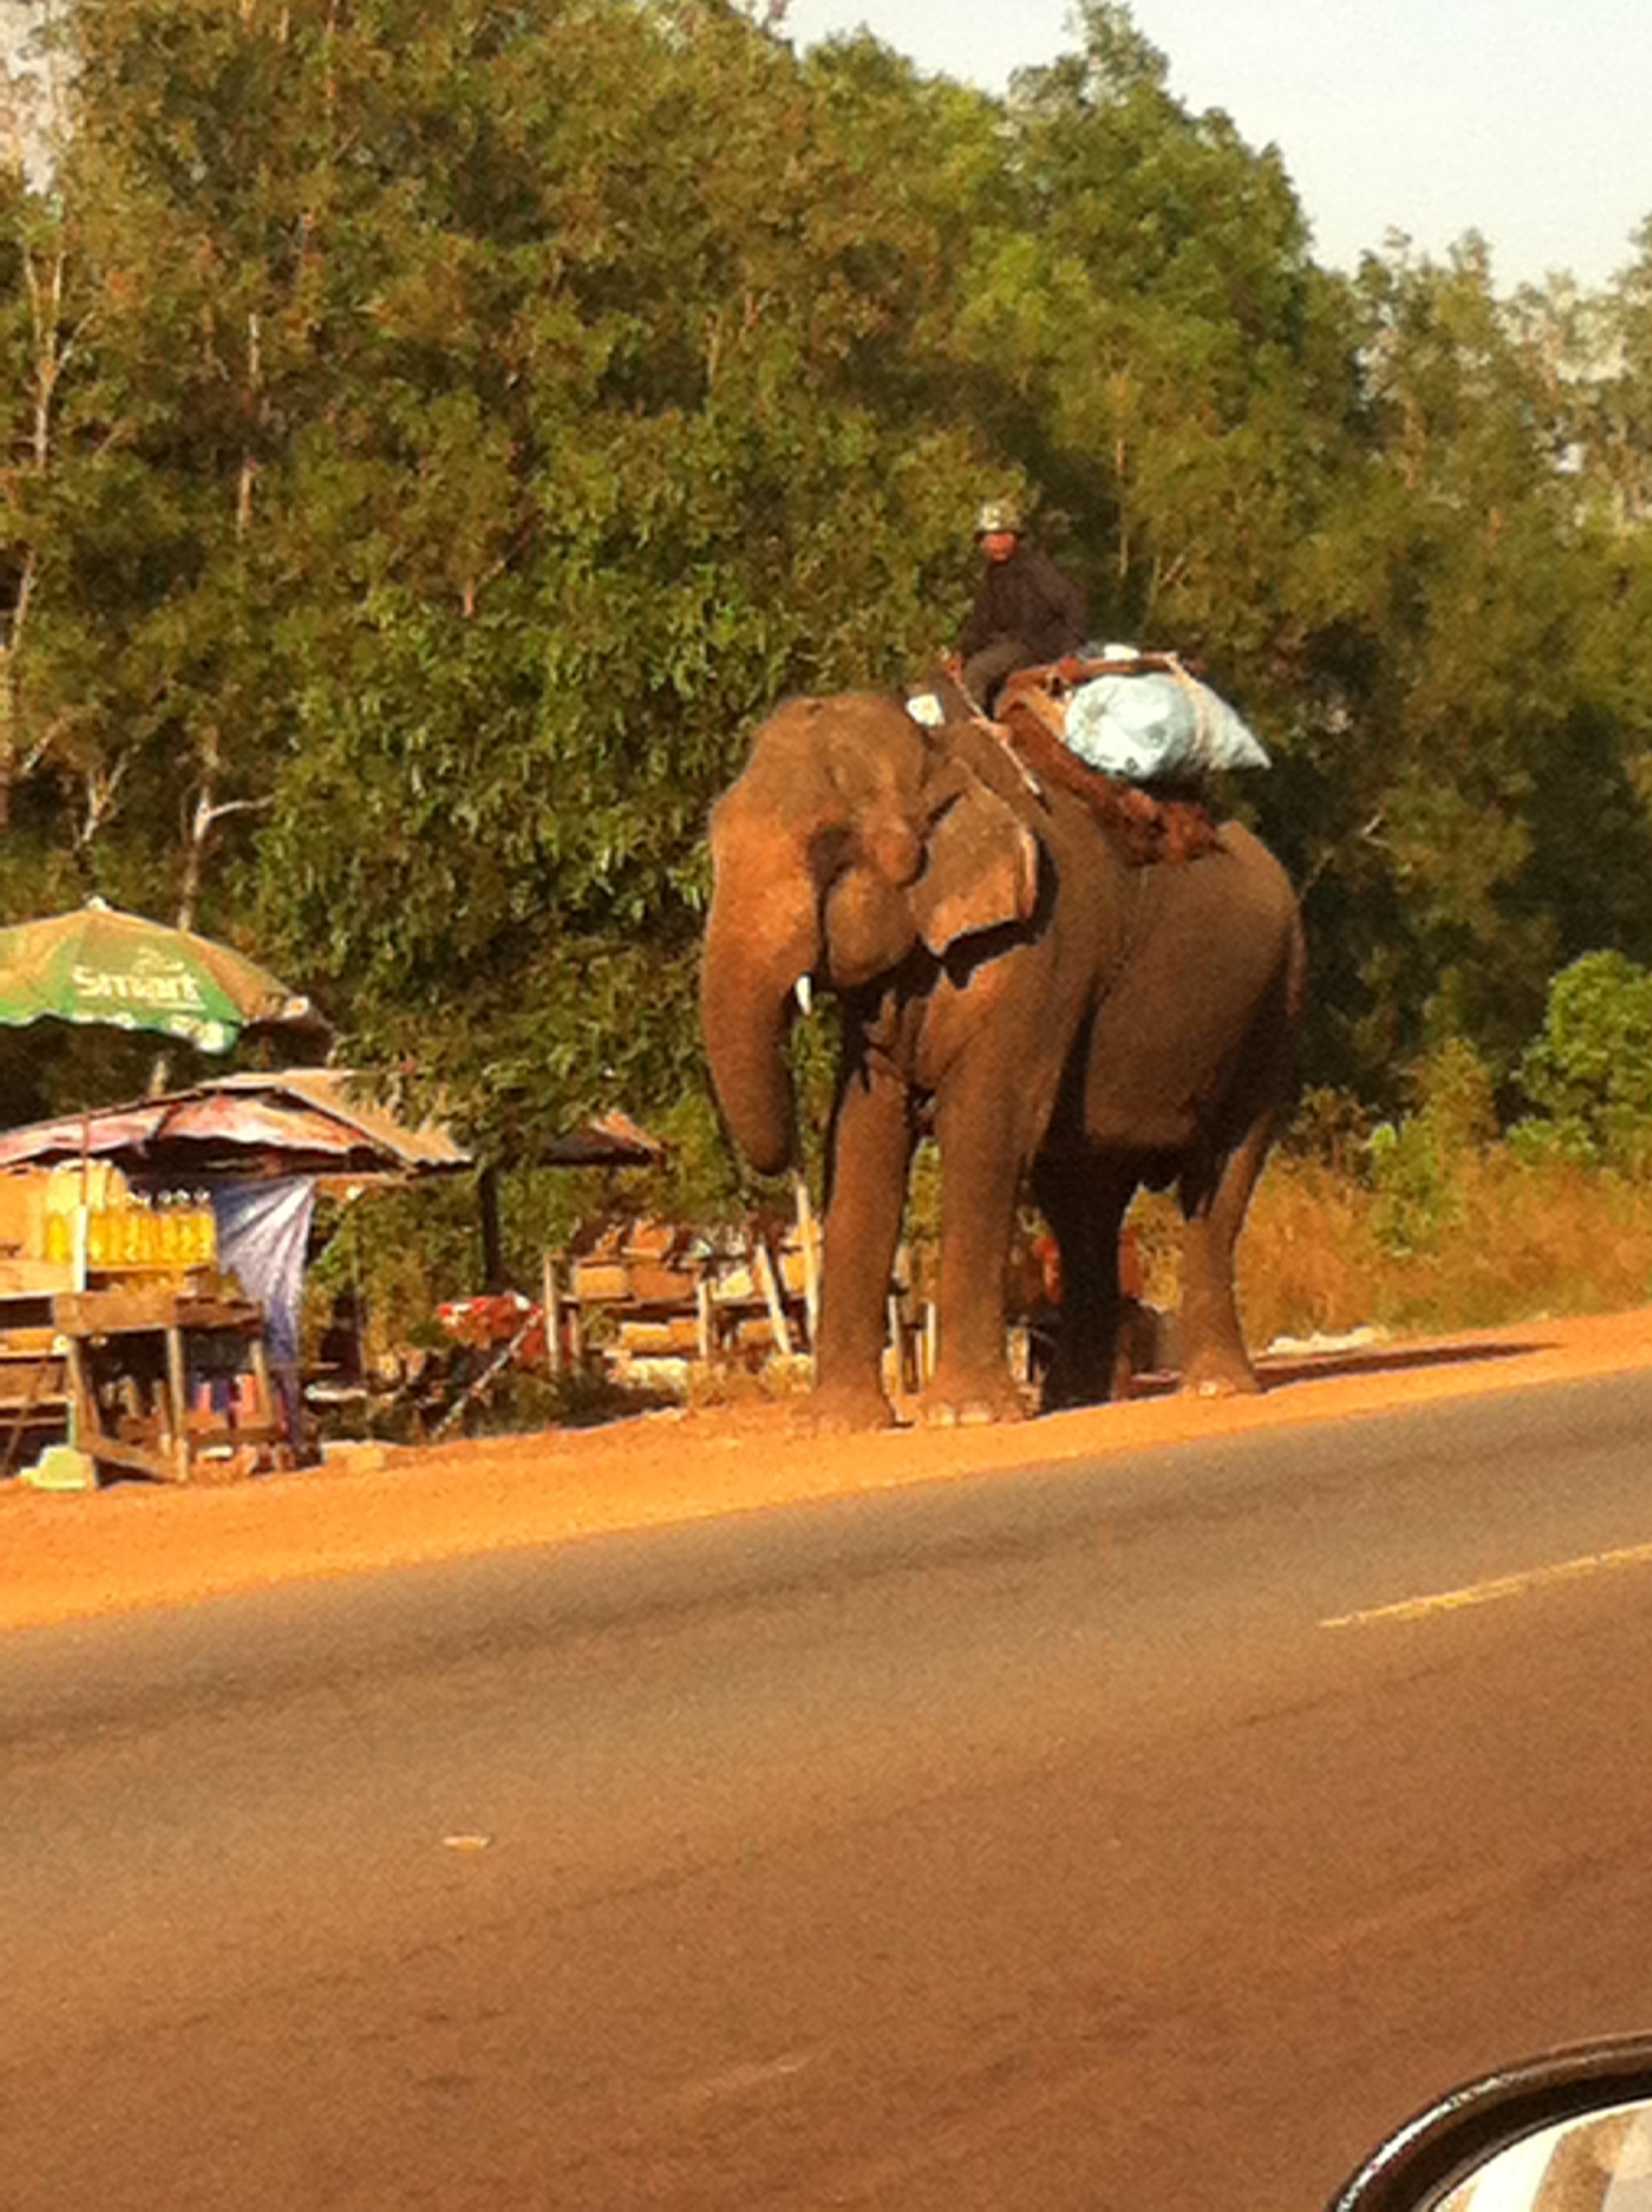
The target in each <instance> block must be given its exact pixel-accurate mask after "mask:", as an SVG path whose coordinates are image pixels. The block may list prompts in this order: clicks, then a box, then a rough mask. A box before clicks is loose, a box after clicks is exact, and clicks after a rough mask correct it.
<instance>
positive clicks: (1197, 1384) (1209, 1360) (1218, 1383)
mask: <svg viewBox="0 0 1652 2212" xmlns="http://www.w3.org/2000/svg"><path fill="white" fill-rule="evenodd" d="M1261 1387H1262V1386H1261V1384H1260V1382H1259V1381H1258V1380H1257V1377H1256V1370H1255V1369H1254V1367H1253V1366H1252V1365H1251V1364H1250V1362H1249V1360H1248V1358H1246V1357H1245V1355H1244V1353H1243V1352H1199V1353H1196V1354H1195V1355H1194V1357H1193V1358H1191V1359H1189V1360H1188V1361H1187V1364H1186V1365H1185V1366H1184V1367H1183V1368H1182V1370H1181V1393H1182V1395H1183V1396H1184V1397H1191V1398H1254V1397H1255V1396H1257V1395H1259V1393H1260V1390H1261Z"/></svg>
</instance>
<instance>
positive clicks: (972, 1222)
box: [923, 1075, 1029, 1424]
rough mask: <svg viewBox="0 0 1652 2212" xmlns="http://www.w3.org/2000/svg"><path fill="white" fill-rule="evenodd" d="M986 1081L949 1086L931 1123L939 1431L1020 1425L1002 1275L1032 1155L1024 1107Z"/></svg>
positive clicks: (926, 1411)
mask: <svg viewBox="0 0 1652 2212" xmlns="http://www.w3.org/2000/svg"><path fill="white" fill-rule="evenodd" d="M1001 1089H1002V1081H1001V1075H1000V1079H999V1082H998V1083H997V1084H996V1085H993V1084H989V1083H988V1082H987V1081H981V1082H979V1083H964V1084H963V1085H959V1084H957V1083H955V1084H954V1085H951V1087H950V1088H948V1089H947V1091H945V1092H944V1095H943V1097H942V1098H941V1101H940V1104H939V1109H938V1112H937V1115H936V1118H935V1137H936V1141H937V1143H938V1146H939V1148H940V1155H941V1251H940V1285H939V1299H938V1304H939V1314H938V1321H939V1336H940V1350H939V1357H938V1360H937V1363H936V1368H935V1372H934V1374H933V1376H932V1377H931V1378H930V1381H929V1383H928V1386H927V1388H926V1390H925V1392H924V1399H923V1418H924V1419H925V1420H926V1421H931V1422H935V1423H943V1424H944V1423H951V1422H954V1421H957V1422H974V1421H1005V1420H1020V1419H1022V1418H1023V1415H1024V1414H1025V1412H1026V1410H1027V1409H1026V1407H1025V1405H1024V1403H1023V1399H1022V1395H1021V1393H1020V1391H1019V1389H1017V1386H1016V1383H1015V1379H1014V1377H1013V1376H1011V1373H1010V1363H1009V1356H1008V1354H1009V1347H1008V1343H1007V1340H1006V1331H1005V1274H1006V1272H1007V1269H1008V1267H1009V1259H1010V1238H1011V1233H1012V1231H1013V1229H1014V1225H1015V1209H1016V1200H1017V1197H1018V1196H1019V1194H1020V1188H1021V1177H1022V1171H1023V1166H1024V1164H1025V1159H1026V1154H1027V1152H1028V1150H1029V1141H1028V1132H1027V1131H1026V1130H1025V1129H1023V1127H1022V1123H1023V1120H1024V1119H1025V1118H1026V1114H1025V1109H1026V1106H1027V1101H1026V1100H1025V1099H1023V1098H1021V1097H1014V1096H1012V1097H1011V1098H1010V1099H1008V1100H1007V1101H1006V1100H1005V1099H1004V1098H1003V1097H1000V1096H999V1091H1001Z"/></svg>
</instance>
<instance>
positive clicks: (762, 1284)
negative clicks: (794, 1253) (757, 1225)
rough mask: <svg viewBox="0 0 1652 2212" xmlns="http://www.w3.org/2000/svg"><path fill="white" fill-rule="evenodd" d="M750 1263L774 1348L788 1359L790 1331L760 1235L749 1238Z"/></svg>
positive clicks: (790, 1342)
mask: <svg viewBox="0 0 1652 2212" xmlns="http://www.w3.org/2000/svg"><path fill="white" fill-rule="evenodd" d="M751 1264H752V1269H753V1272H754V1273H755V1274H756V1278H757V1285H758V1288H759V1289H760V1290H761V1291H762V1294H763V1304H765V1305H766V1306H767V1307H768V1325H769V1327H770V1328H772V1329H773V1330H774V1349H775V1351H776V1352H779V1353H780V1358H782V1359H789V1358H791V1357H792V1331H791V1328H790V1327H789V1326H788V1324H787V1318H786V1306H785V1303H784V1301H783V1300H782V1298H781V1297H780V1285H779V1284H778V1283H777V1282H776V1281H775V1279H774V1261H773V1260H771V1259H770V1258H769V1256H768V1245H767V1244H765V1243H764V1242H763V1240H762V1237H753V1238H752V1240H751Z"/></svg>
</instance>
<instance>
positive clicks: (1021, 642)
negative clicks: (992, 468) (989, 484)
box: [958, 499, 1088, 714]
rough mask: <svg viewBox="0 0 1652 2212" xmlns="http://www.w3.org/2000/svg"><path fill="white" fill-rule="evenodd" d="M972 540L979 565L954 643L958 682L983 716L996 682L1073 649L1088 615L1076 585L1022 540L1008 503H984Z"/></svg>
mask: <svg viewBox="0 0 1652 2212" xmlns="http://www.w3.org/2000/svg"><path fill="white" fill-rule="evenodd" d="M975 542H976V544H978V545H979V546H980V547H981V553H982V555H983V556H984V557H985V561H986V566H985V568H984V569H983V570H982V573H981V583H980V586H979V587H978V588H977V590H976V592H975V605H974V606H972V607H971V608H970V610H969V616H968V618H967V619H966V621H965V623H964V625H963V633H962V635H961V636H960V638H959V640H958V647H959V652H960V653H961V655H962V658H963V667H962V670H961V671H960V680H961V681H962V683H963V688H964V690H966V691H967V692H968V693H969V696H970V697H971V699H973V700H974V701H975V703H976V704H977V705H978V706H979V707H981V708H982V709H983V710H984V711H986V712H987V713H988V714H990V713H991V712H992V708H993V702H994V700H995V699H996V698H997V696H998V690H999V685H1000V684H1002V683H1003V682H1004V680H1005V678H1006V677H1007V676H1011V675H1012V674H1013V673H1014V672H1015V671H1016V670H1017V668H1033V667H1037V666H1039V665H1042V664H1043V663H1044V662H1047V661H1053V660H1060V659H1061V658H1062V657H1063V655H1064V654H1066V653H1076V652H1077V651H1078V648H1079V647H1080V646H1081V645H1083V644H1084V640H1085V638H1086V636H1087V635H1088V614H1087V610H1086V607H1085V603H1084V592H1083V591H1082V590H1081V588H1080V587H1079V586H1078V585H1077V584H1075V583H1074V582H1072V580H1071V578H1070V577H1067V576H1064V575H1063V574H1062V573H1061V571H1060V569H1059V568H1057V567H1056V565H1055V563H1054V561H1052V560H1051V558H1050V556H1049V555H1048V553H1045V552H1043V551H1042V550H1040V549H1039V548H1038V547H1037V546H1036V545H1033V544H1029V542H1028V539H1027V536H1026V531H1025V526H1024V525H1023V521H1022V519H1021V515H1020V513H1019V511H1018V510H1017V507H1015V506H1014V505H1013V504H1012V503H1011V501H1008V500H1002V499H994V500H988V501H987V504H986V505H985V506H984V507H982V508H981V512H980V513H979V514H978V515H977V517H976V518H975Z"/></svg>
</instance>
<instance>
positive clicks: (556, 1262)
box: [539, 1252, 562, 1375]
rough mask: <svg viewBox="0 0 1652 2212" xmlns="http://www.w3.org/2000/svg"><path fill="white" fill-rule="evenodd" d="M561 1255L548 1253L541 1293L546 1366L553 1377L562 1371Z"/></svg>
mask: <svg viewBox="0 0 1652 2212" xmlns="http://www.w3.org/2000/svg"><path fill="white" fill-rule="evenodd" d="M560 1260H561V1255H559V1254H558V1253H556V1252H547V1253H546V1254H545V1257H544V1274H543V1277H542V1280H541V1288H540V1293H539V1299H540V1310H541V1311H542V1312H543V1313H544V1317H545V1365H546V1366H547V1367H548V1368H549V1369H550V1371H551V1373H552V1374H553V1375H560V1374H561V1373H562V1267H561V1265H560Z"/></svg>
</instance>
